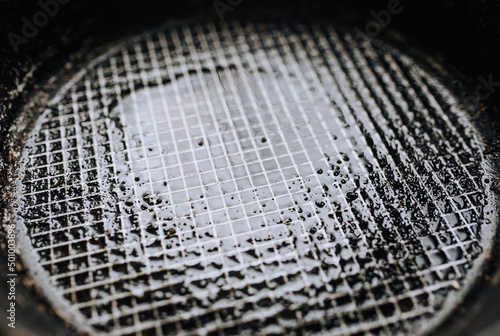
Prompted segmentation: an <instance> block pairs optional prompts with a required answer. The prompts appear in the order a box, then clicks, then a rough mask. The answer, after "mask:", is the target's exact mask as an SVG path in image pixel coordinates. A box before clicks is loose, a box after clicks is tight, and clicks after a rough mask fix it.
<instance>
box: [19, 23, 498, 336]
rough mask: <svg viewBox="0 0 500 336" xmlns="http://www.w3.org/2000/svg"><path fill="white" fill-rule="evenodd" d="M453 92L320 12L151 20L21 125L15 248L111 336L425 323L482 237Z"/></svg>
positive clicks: (455, 292) (415, 327)
mask: <svg viewBox="0 0 500 336" xmlns="http://www.w3.org/2000/svg"><path fill="white" fill-rule="evenodd" d="M456 106H457V102H456V101H455V98H454V97H453V96H452V95H451V94H450V93H449V92H448V91H447V90H446V89H445V88H444V87H443V86H442V85H441V84H440V83H439V81H438V80H436V79H435V78H433V77H432V76H431V75H430V74H428V73H427V72H426V71H425V70H424V69H423V68H422V67H421V66H420V65H419V64H416V63H415V62H414V61H413V60H412V59H411V58H408V57H407V56H405V55H403V54H401V53H400V52H398V51H397V50H394V49H393V48H390V47H387V46H384V45H380V44H379V43H376V42H373V43H368V42H358V41H356V40H355V39H354V38H353V36H352V34H351V33H349V32H348V31H347V32H346V31H344V30H338V29H335V28H334V27H333V26H331V25H329V24H322V23H308V24H303V23H296V22H282V23H279V24H272V23H266V22H258V23H252V22H238V21H232V22H225V23H211V22H207V23H204V24H198V23H197V24H179V25H175V26H165V27H164V28H162V29H160V30H156V31H150V32H145V33H144V34H143V35H141V36H139V37H138V38H137V39H136V40H132V41H129V42H128V43H126V44H123V45H121V46H119V47H117V48H116V49H114V50H112V51H110V52H109V53H108V54H106V55H104V56H103V57H101V58H100V59H99V60H97V61H95V62H94V63H92V64H90V65H89V66H88V67H87V68H86V69H85V70H84V71H83V72H81V73H80V74H79V75H78V76H76V78H75V79H74V80H73V81H72V82H71V83H69V84H68V85H67V86H66V87H64V88H62V89H61V91H60V92H59V94H58V96H57V97H55V98H54V100H53V101H52V103H51V105H50V106H48V107H47V110H46V111H45V112H44V113H43V115H42V116H41V117H40V119H39V122H38V125H37V126H36V127H35V128H34V130H33V131H32V134H31V136H30V138H29V140H28V141H27V144H26V147H25V149H24V151H23V156H22V157H23V158H22V162H23V164H22V166H21V172H20V175H21V176H20V177H19V183H18V186H19V190H18V191H19V193H20V200H19V201H20V204H21V206H20V211H19V217H18V225H19V227H21V228H24V227H25V228H26V234H27V236H28V237H29V239H30V242H31V247H30V248H29V249H25V250H24V251H22V253H24V254H25V255H26V256H29V255H30V253H33V252H31V251H30V250H31V249H32V250H33V251H35V252H36V253H35V254H36V256H37V257H36V259H37V262H38V263H39V264H40V265H41V267H42V268H43V269H44V270H45V271H43V272H40V273H37V274H36V275H35V277H36V278H40V279H41V278H45V277H48V278H50V285H47V286H48V287H49V288H47V289H48V290H49V291H52V292H53V293H54V294H53V295H54V296H63V297H64V298H65V299H66V300H67V301H68V302H69V303H70V305H71V306H72V307H74V308H75V309H77V310H79V311H80V312H81V314H83V316H85V318H86V321H87V323H88V324H89V325H92V326H93V327H94V328H95V329H96V330H98V331H107V332H110V333H111V334H114V335H124V334H134V335H141V334H142V335H155V334H157V335H162V334H165V335H167V334H188V333H193V334H213V335H215V334H219V335H222V334H238V335H239V334H245V333H246V334H249V333H253V332H255V331H258V332H259V333H260V334H272V333H286V334H294V333H295V334H299V333H300V332H306V333H309V334H338V335H340V334H343V335H354V334H356V335H365V334H366V335H368V334H370V335H372V334H375V335H377V334H395V335H399V334H401V335H405V334H408V333H410V332H417V331H418V332H422V333H423V332H426V331H428V330H429V328H430V327H431V326H433V324H434V323H437V319H438V318H439V317H440V316H441V315H439V314H438V313H439V312H447V311H449V310H450V309H452V308H453V302H452V300H453V298H454V297H459V296H460V295H462V294H463V292H464V291H465V289H464V287H465V286H467V285H468V283H469V282H470V281H472V279H473V278H474V272H473V270H471V268H473V266H475V265H476V264H477V262H476V263H474V261H475V260H482V259H481V258H478V257H479V256H481V254H482V251H483V249H488V248H489V241H488V235H489V234H490V233H489V231H488V230H485V229H484V228H485V227H488V226H485V225H483V223H484V220H483V210H482V204H483V202H484V201H483V199H484V198H485V194H484V192H483V190H484V187H483V185H482V181H481V179H482V174H483V173H482V167H481V166H482V162H483V161H482V160H483V158H482V156H481V153H480V151H479V149H478V146H477V143H476V134H475V131H474V129H473V128H471V127H470V126H469V123H468V121H467V119H465V118H464V117H463V116H462V115H461V113H460V111H459V110H458V108H457V107H456ZM26 258H29V257H26ZM38 259H39V261H38Z"/></svg>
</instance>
